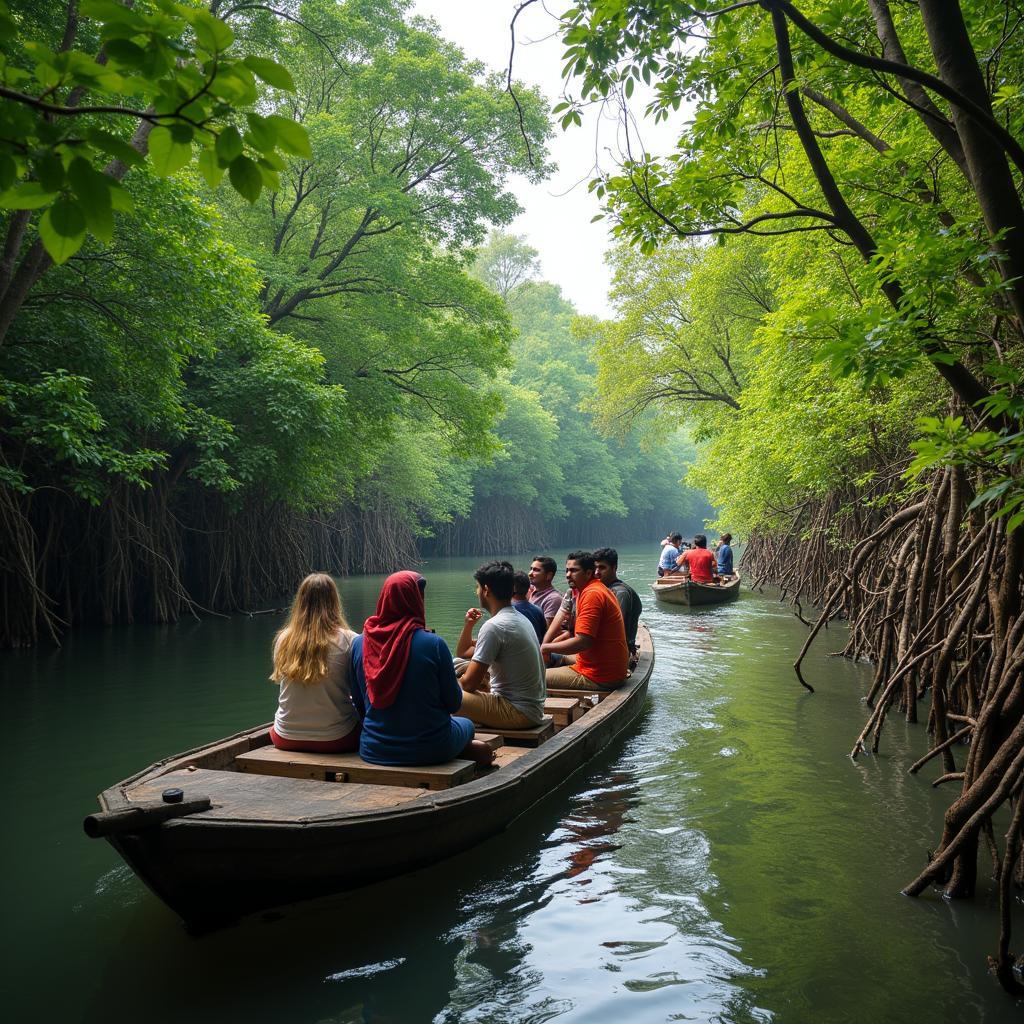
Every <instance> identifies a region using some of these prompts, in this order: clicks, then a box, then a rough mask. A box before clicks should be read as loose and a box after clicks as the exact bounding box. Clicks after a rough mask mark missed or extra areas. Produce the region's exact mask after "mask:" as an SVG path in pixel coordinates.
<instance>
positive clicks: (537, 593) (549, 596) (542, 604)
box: [526, 586, 562, 626]
mask: <svg viewBox="0 0 1024 1024" xmlns="http://www.w3.org/2000/svg"><path fill="white" fill-rule="evenodd" d="M526 600H527V601H529V602H530V604H535V605H536V606H537V607H538V608H539V609H540V610H541V611H542V612H543V613H544V618H545V619H546V620H547V623H548V625H549V626H550V625H551V620H552V619H553V618H554V617H555V616H556V615H557V614H558V609H559V608H561V607H562V595H561V594H560V593H559V592H558V591H557V590H555V588H554V587H551V586H548V587H545V588H544V589H543V590H538V589H537V588H536V587H530V589H529V591H528V592H527V594H526Z"/></svg>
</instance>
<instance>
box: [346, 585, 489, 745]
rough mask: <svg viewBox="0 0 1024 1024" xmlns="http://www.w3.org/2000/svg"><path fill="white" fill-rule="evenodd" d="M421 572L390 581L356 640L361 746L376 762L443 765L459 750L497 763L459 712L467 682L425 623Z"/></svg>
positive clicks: (354, 698)
mask: <svg viewBox="0 0 1024 1024" xmlns="http://www.w3.org/2000/svg"><path fill="white" fill-rule="evenodd" d="M426 582H427V581H426V580H425V579H424V578H423V577H422V576H420V574H419V573H415V572H408V571H404V572H396V573H393V574H392V575H391V576H389V577H388V578H387V579H386V580H385V581H384V586H383V587H382V588H381V592H380V597H379V598H378V599H377V613H376V615H371V616H370V618H368V619H367V620H366V624H365V625H364V626H363V633H362V635H361V636H357V637H356V639H355V641H354V642H353V644H352V670H353V676H354V677H355V685H354V686H353V688H352V701H353V703H354V704H355V707H356V710H357V711H358V712H359V715H360V717H361V718H362V720H363V731H362V734H361V736H360V740H359V753H360V756H361V757H362V758H363V760H364V761H369V762H371V763H372V764H388V765H406V764H408V765H412V764H417V765H420V764H440V763H442V762H444V761H450V760H451V759H452V758H454V757H466V758H471V759H472V760H474V761H477V762H478V763H481V764H490V763H491V761H492V760H493V757H494V753H493V751H492V750H491V749H490V748H489V747H488V746H487V745H486V744H484V743H481V742H480V741H479V740H474V739H473V723H472V722H471V721H470V720H469V719H468V718H460V717H453V715H454V713H455V712H456V711H458V710H459V708H460V707H461V706H462V688H461V687H460V686H459V683H458V680H457V679H456V678H455V666H454V664H453V663H452V655H451V652H450V651H449V650H448V645H447V644H446V643H445V642H444V641H443V640H442V639H441V638H440V637H439V636H436V635H435V634H434V633H430V632H428V631H427V629H426V621H425V615H424V604H423V590H424V588H425V587H426Z"/></svg>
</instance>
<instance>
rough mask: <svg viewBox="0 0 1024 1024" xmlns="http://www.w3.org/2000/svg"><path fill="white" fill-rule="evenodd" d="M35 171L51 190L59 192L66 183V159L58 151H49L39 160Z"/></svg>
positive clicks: (46, 187)
mask: <svg viewBox="0 0 1024 1024" xmlns="http://www.w3.org/2000/svg"><path fill="white" fill-rule="evenodd" d="M35 172H36V174H37V175H38V177H39V180H40V181H41V182H42V183H43V188H45V189H47V191H49V192H59V191H60V189H61V187H62V186H63V185H64V161H63V160H61V158H60V157H59V156H57V154H56V153H47V154H46V155H45V156H44V157H42V158H41V159H39V160H37V161H36V162H35Z"/></svg>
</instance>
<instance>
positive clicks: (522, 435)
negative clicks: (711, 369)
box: [473, 236, 708, 539]
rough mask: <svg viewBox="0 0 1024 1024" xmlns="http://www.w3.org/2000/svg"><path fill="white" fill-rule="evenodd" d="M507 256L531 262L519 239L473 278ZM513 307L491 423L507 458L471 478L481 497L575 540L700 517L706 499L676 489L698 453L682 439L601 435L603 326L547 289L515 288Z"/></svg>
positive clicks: (643, 428) (636, 428)
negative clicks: (597, 356)
mask: <svg viewBox="0 0 1024 1024" xmlns="http://www.w3.org/2000/svg"><path fill="white" fill-rule="evenodd" d="M510 241H511V242H512V243H514V244H512V245H510V244H509V242H510ZM509 251H513V252H516V251H518V252H520V253H528V250H527V247H526V246H525V245H524V243H523V242H522V240H520V239H515V238H512V239H511V240H510V239H508V237H507V236H506V237H499V238H497V239H492V242H491V244H489V245H488V246H486V247H485V248H484V249H483V250H482V251H481V256H480V261H479V262H478V264H477V268H478V269H477V273H479V274H481V276H484V275H486V274H489V273H492V272H493V262H494V260H495V258H496V257H497V258H499V259H500V258H501V257H502V254H504V253H507V252H509ZM508 304H509V309H510V312H511V314H512V317H513V321H514V323H515V325H516V328H517V337H516V339H515V342H514V344H513V347H512V356H513V366H512V371H511V374H510V375H509V378H508V380H507V383H505V384H504V387H503V389H502V393H501V394H502V400H503V403H504V411H503V413H502V415H501V417H500V418H499V420H498V422H497V423H496V424H495V430H496V432H497V434H498V437H499V438H500V441H501V444H502V450H501V451H500V453H499V455H498V457H497V458H495V459H494V460H493V461H492V462H490V464H488V465H485V466H483V467H481V468H480V469H479V470H478V471H477V472H476V474H475V475H474V477H473V485H474V489H475V491H476V494H477V495H478V496H479V497H480V498H493V497H500V498H504V499H505V500H507V501H509V502H512V503H514V504H515V505H516V506H517V507H520V508H525V509H527V510H528V511H529V512H530V513H531V514H532V515H534V516H536V518H537V519H539V520H542V521H543V522H545V523H547V524H555V523H558V522H564V523H565V524H566V525H565V529H566V530H567V531H568V532H570V533H571V532H572V531H573V530H576V531H580V530H584V529H585V528H586V524H587V522H588V521H590V520H595V521H596V520H600V521H601V522H602V523H608V522H616V521H617V522H619V523H622V524H628V523H629V522H630V521H634V522H635V523H638V524H642V527H641V528H646V525H647V523H648V522H649V520H650V519H651V518H653V517H660V518H661V520H662V522H663V523H665V524H670V523H676V522H678V521H682V520H686V519H688V520H691V521H696V520H700V519H701V518H703V516H704V514H705V513H706V512H707V511H708V510H707V509H706V507H705V505H704V502H703V499H702V496H700V495H698V494H697V492H695V491H692V490H689V489H687V488H684V487H682V486H681V485H680V482H679V481H680V477H682V475H683V474H684V472H685V470H686V464H687V461H688V457H689V455H690V454H692V452H691V451H689V450H687V449H685V447H684V448H682V449H681V448H680V446H679V445H680V442H679V439H678V438H676V437H675V436H669V437H667V438H666V437H665V436H664V432H663V431H662V432H658V433H651V432H650V431H649V430H648V429H647V428H648V427H649V426H650V424H649V423H647V422H646V421H645V422H642V423H639V424H635V425H633V426H632V427H631V428H629V429H626V430H624V431H622V432H621V436H619V437H617V438H615V439H613V440H609V439H607V438H605V437H602V436H601V434H600V433H599V432H598V431H597V430H596V429H595V423H596V421H597V420H598V418H599V416H600V409H599V408H596V407H594V406H593V403H592V402H591V396H592V395H593V392H594V389H595V385H596V383H597V381H596V373H595V366H594V362H593V354H594V337H595V332H596V331H599V330H600V328H601V327H603V326H604V325H601V324H600V323H598V324H596V325H595V323H594V322H593V321H590V320H587V319H585V318H580V317H578V316H577V313H576V310H575V308H574V307H573V306H572V304H571V303H569V302H567V301H566V300H565V299H564V298H563V297H562V295H561V292H560V290H559V289H558V287H557V286H556V285H553V284H550V283H548V282H545V281H529V280H527V281H524V282H522V283H520V284H518V285H516V286H514V287H512V288H511V289H509V292H508ZM670 434H671V432H670ZM626 528H627V529H628V527H626ZM664 528H667V527H665V526H663V527H662V529H664ZM655 539H657V538H655Z"/></svg>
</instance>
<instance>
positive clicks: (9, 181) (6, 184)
mask: <svg viewBox="0 0 1024 1024" xmlns="http://www.w3.org/2000/svg"><path fill="white" fill-rule="evenodd" d="M17 177H18V165H17V164H16V163H15V162H14V161H13V160H12V159H11V158H10V157H9V156H8V155H7V154H6V153H0V192H2V191H3V190H5V189H8V188H10V187H11V186H12V185H13V184H14V182H15V179H16V178H17Z"/></svg>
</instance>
